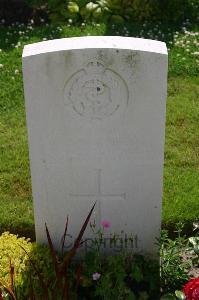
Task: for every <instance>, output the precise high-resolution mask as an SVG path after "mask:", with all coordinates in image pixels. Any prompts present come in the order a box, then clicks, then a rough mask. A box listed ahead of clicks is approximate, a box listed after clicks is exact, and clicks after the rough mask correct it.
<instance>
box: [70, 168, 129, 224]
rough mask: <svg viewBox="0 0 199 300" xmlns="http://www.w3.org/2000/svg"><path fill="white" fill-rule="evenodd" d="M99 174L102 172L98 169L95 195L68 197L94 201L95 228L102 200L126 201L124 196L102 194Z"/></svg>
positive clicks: (123, 194) (98, 219)
mask: <svg viewBox="0 0 199 300" xmlns="http://www.w3.org/2000/svg"><path fill="white" fill-rule="evenodd" d="M101 173H102V170H101V169H98V170H97V174H96V175H97V176H96V180H97V190H96V193H94V194H70V196H72V197H75V198H93V200H94V201H96V211H97V213H96V225H97V228H99V226H100V225H101V221H102V220H101V217H102V216H101V202H102V200H109V199H114V198H116V197H117V198H118V197H119V198H121V199H122V200H125V199H126V194H125V193H122V194H103V193H102V190H101Z"/></svg>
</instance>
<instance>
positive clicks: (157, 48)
mask: <svg viewBox="0 0 199 300" xmlns="http://www.w3.org/2000/svg"><path fill="white" fill-rule="evenodd" d="M96 48H100V49H106V48H112V49H121V50H122V49H126V50H128V49H129V50H138V51H146V52H154V53H159V54H167V48H166V44H165V43H164V42H160V41H156V40H148V39H141V38H131V37H121V36H87V37H73V38H63V39H57V40H50V41H44V42H39V43H34V44H29V45H26V46H25V47H24V51H23V58H25V57H27V56H32V55H38V54H42V53H49V52H56V51H64V50H75V49H96Z"/></svg>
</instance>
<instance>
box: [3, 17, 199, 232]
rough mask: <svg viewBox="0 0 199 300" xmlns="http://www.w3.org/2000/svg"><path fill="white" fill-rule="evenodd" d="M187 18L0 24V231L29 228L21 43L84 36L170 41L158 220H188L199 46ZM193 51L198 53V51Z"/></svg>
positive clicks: (197, 141)
mask: <svg viewBox="0 0 199 300" xmlns="http://www.w3.org/2000/svg"><path fill="white" fill-rule="evenodd" d="M197 30H198V28H197V27H196V26H195V25H192V24H190V23H188V22H187V23H185V24H183V25H182V26H177V27H171V26H170V27H168V26H165V25H163V24H155V25H154V24H130V25H128V26H126V27H125V26H123V27H122V26H110V25H109V26H108V25H105V24H100V25H99V24H95V25H84V24H82V25H81V26H79V27H75V26H72V25H70V24H68V25H65V26H61V27H60V26H49V25H47V26H46V25H43V26H39V27H34V26H33V25H31V24H29V25H28V26H23V25H17V26H16V25H13V26H10V27H9V28H8V27H7V28H6V27H3V26H0V49H1V50H0V230H1V231H4V230H11V231H12V232H18V233H21V234H23V235H26V236H30V235H31V236H32V234H33V232H34V218H33V208H32V198H31V180H30V170H29V159H28V143H27V131H26V123H25V109H24V98H23V85H22V72H21V53H22V48H23V45H24V44H27V43H32V42H36V41H41V40H43V39H53V38H61V37H70V36H81V35H88V34H90V35H125V36H127V35H128V36H138V37H145V38H152V39H154V38H155V39H159V40H164V41H166V42H167V45H168V47H169V62H170V63H169V81H168V102H167V123H166V145H165V168H164V197H163V223H164V225H166V226H167V227H169V226H173V225H174V224H176V223H177V222H179V221H181V222H186V223H188V224H191V223H192V222H193V221H195V220H196V219H198V216H199V205H198V199H199V126H198V124H199V78H197V75H198V74H199V56H198V55H197V49H198V46H199V34H198V32H197ZM197 57H198V58H197Z"/></svg>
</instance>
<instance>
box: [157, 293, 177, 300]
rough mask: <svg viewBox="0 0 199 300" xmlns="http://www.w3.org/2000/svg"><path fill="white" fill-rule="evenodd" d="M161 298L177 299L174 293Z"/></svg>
mask: <svg viewBox="0 0 199 300" xmlns="http://www.w3.org/2000/svg"><path fill="white" fill-rule="evenodd" d="M160 300H176V297H175V296H174V295H173V294H167V295H164V296H162V297H161V298H160Z"/></svg>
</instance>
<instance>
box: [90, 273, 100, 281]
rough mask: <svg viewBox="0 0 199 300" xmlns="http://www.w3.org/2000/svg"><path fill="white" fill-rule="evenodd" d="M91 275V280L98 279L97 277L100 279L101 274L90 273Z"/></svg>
mask: <svg viewBox="0 0 199 300" xmlns="http://www.w3.org/2000/svg"><path fill="white" fill-rule="evenodd" d="M92 277H93V280H98V279H100V277H101V274H100V273H94V274H93V275H92Z"/></svg>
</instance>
